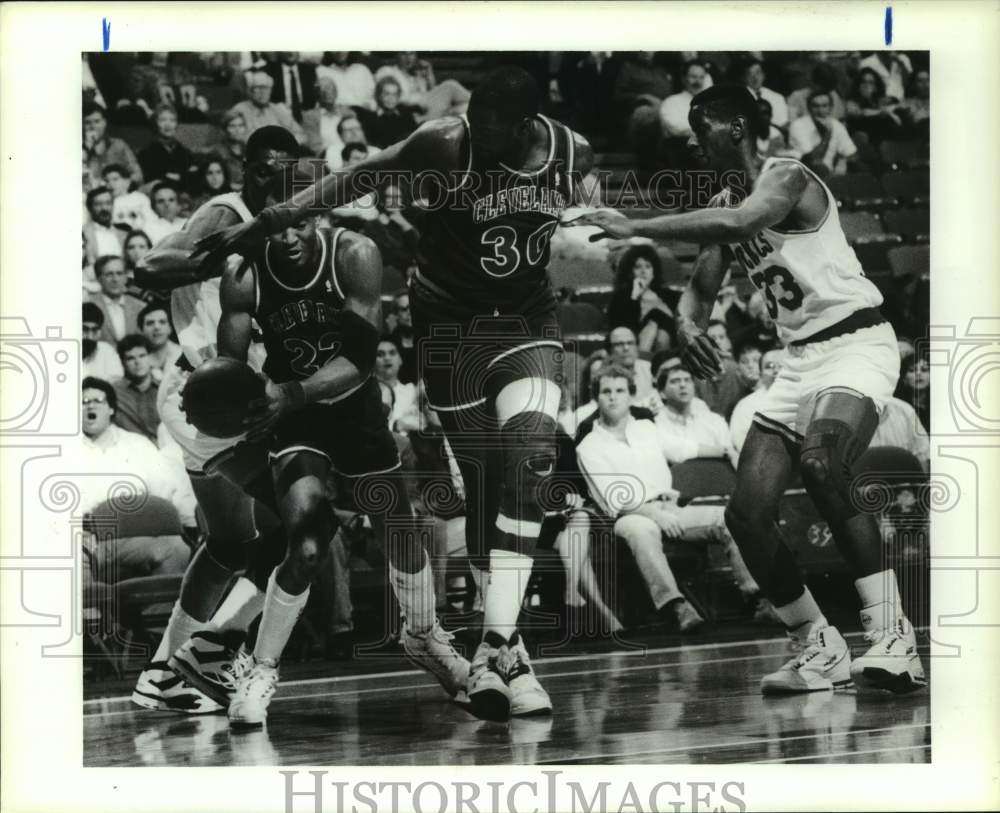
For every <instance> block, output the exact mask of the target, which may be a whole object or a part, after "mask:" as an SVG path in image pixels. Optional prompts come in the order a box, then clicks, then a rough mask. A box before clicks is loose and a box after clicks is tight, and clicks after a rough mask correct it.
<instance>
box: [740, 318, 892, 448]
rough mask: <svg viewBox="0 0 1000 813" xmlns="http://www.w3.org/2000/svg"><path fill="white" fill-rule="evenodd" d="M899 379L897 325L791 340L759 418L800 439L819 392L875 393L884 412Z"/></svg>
mask: <svg viewBox="0 0 1000 813" xmlns="http://www.w3.org/2000/svg"><path fill="white" fill-rule="evenodd" d="M898 380H899V347H898V345H897V344H896V333H895V331H894V330H893V329H892V325H890V324H889V323H888V322H883V323H882V324H880V325H874V326H872V327H866V328H862V329H861V330H856V331H855V332H853V333H845V334H844V335H843V336H835V337H834V338H832V339H827V340H826V341H825V342H812V343H810V344H806V345H803V346H801V347H795V346H794V345H789V346H788V347H787V348H786V354H785V357H784V359H783V360H782V363H781V371H780V372H779V373H778V376H777V378H775V380H774V383H773V384H772V385H771V388H770V389H769V390H768V391H767V395H766V397H765V398H764V400H763V403H762V404H761V406H760V408H759V409H758V410H757V412H756V413H755V414H754V418H753V419H754V422H755V423H758V424H760V425H761V426H765V427H767V428H769V429H775V430H777V431H779V432H781V433H782V434H784V435H785V436H786V437H788V438H790V439H791V440H794V441H795V442H799V441H801V440H802V436H803V435H804V433H805V431H806V427H807V426H808V425H809V422H810V420H811V419H812V415H813V411H814V409H815V407H816V397H817V396H818V395H819V394H820V393H821V392H823V391H824V390H829V389H842V390H844V391H845V392H853V393H860V394H861V395H864V396H867V397H868V398H871V399H872V400H873V401H874V402H875V406H876V407H877V408H878V410H879V411H880V412H881V410H882V406H883V405H884V404H885V402H886V401H888V400H889V399H890V398H891V397H892V394H893V392H894V391H895V389H896V383H897V381H898Z"/></svg>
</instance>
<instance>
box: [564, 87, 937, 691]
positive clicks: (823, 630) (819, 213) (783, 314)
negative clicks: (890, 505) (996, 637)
mask: <svg viewBox="0 0 1000 813" xmlns="http://www.w3.org/2000/svg"><path fill="white" fill-rule="evenodd" d="M756 115H757V114H756V106H755V102H754V99H753V97H752V96H751V95H750V93H749V92H747V90H746V89H745V88H743V87H732V86H729V87H727V86H716V87H714V88H710V89H708V90H705V91H702V92H701V93H699V94H698V95H697V96H695V98H694V99H693V100H692V102H691V109H690V113H689V121H690V123H691V128H692V130H693V132H694V138H695V139H696V140H697V145H698V147H699V148H700V149H701V150H702V151H703V152H704V155H705V157H706V158H707V160H708V161H709V163H710V164H711V166H712V168H713V169H715V170H716V171H717V172H719V173H721V174H722V177H723V178H724V179H725V178H728V179H729V180H730V185H729V187H728V188H727V189H725V190H724V191H723V192H722V193H720V195H719V196H717V199H716V200H715V203H716V204H717V205H716V206H715V207H710V208H707V209H703V210H701V211H695V212H690V213H685V214H680V215H666V216H662V217H658V218H654V219H652V220H648V221H638V220H627V219H625V218H623V217H621V216H620V215H618V214H617V213H613V212H609V211H603V212H597V213H591V214H587V215H585V216H584V217H582V218H580V219H579V220H578V221H576V222H578V223H581V224H589V225H596V226H600V227H601V228H602V229H603V232H604V235H595V237H596V238H598V239H599V238H600V237H601V236H606V235H610V236H612V237H619V238H623V237H631V236H643V237H650V238H653V239H657V240H669V239H676V240H688V241H695V242H698V243H700V244H702V245H703V246H707V248H705V249H704V250H703V251H702V253H701V254H700V255H699V258H698V260H697V263H696V266H695V274H694V277H693V279H692V281H691V284H690V285H689V287H688V289H687V290H686V291H685V293H684V295H683V297H682V299H681V302H680V305H679V316H680V325H679V326H680V332H681V335H682V339H683V344H684V345H685V358H686V361H687V363H688V365H689V366H690V367H691V369H692V370H693V371H694V372H695V373H696V374H698V375H699V376H700V377H705V378H708V377H714V376H716V375H718V374H719V373H720V372H721V363H720V356H719V352H718V348H717V347H716V346H715V343H714V342H713V341H712V340H711V339H710V338H709V337H708V336H707V335H706V333H705V329H706V327H707V324H708V320H709V315H710V313H711V311H712V304H713V303H714V301H715V296H716V293H717V292H718V290H719V287H720V285H721V283H722V280H723V277H724V276H725V274H726V270H727V268H728V266H729V261H730V258H732V257H735V259H736V260H737V261H738V262H739V263H740V265H741V266H742V267H743V269H744V270H745V271H746V273H747V275H748V276H749V277H750V280H751V281H752V282H753V284H754V285H755V286H756V287H757V288H758V290H760V291H761V293H762V294H763V296H764V298H765V300H766V302H767V306H768V310H769V312H770V315H771V317H772V319H774V321H775V322H776V323H777V326H778V331H779V334H780V337H781V340H782V342H783V343H785V344H787V345H788V356H787V358H786V361H785V363H784V364H783V365H782V369H781V372H780V373H779V374H778V377H777V379H776V380H775V382H774V384H773V385H772V386H771V388H770V389H769V390H768V392H767V399H766V401H765V402H764V403H763V405H762V406H761V408H760V409H759V411H758V412H757V413H756V414H755V416H754V423H753V427H752V428H751V430H750V433H749V435H748V436H747V439H746V444H745V445H744V447H743V451H742V453H741V455H740V461H739V469H738V472H737V480H738V482H737V486H736V490H735V493H734V494H733V497H732V499H731V501H730V503H729V506H728V507H727V509H726V524H727V525H728V527H729V530H730V532H731V533H732V534H733V536H734V537H735V539H736V541H737V543H738V544H739V546H740V550H741V552H742V553H743V557H744V559H745V560H746V562H747V564H748V565H749V566H750V570H751V572H752V573H753V575H754V577H755V578H756V579H757V580H758V582H759V583H760V584H761V585H762V586H765V585H766V586H765V587H764V589H765V592H766V594H767V597H768V598H769V599H770V600H771V601H772V602H773V603H774V605H775V611H776V612H777V614H778V616H780V618H781V620H782V621H783V622H784V623H785V625H786V627H788V629H789V631H790V633H791V635H792V637H793V638H794V639H795V640H796V641H797V642H798V643H800V644H801V646H802V649H801V654H799V655H798V657H796V658H794V659H792V660H791V661H789V662H788V663H787V664H785V666H783V667H782V668H781V669H779V670H778V671H777V672H775V673H773V674H770V675H767V676H765V677H764V678H763V681H762V684H761V688H762V690H763V691H764V692H765V693H777V692H808V691H815V690H822V689H831V688H840V687H845V686H849V685H851V684H852V683H853V682H854V681H857V682H858V683H859V684H862V685H865V686H869V687H877V688H885V689H890V690H892V691H897V692H905V691H911V690H913V689H916V688H919V687H920V686H923V685H925V684H926V679H925V677H924V670H923V666H922V664H921V662H920V658H919V656H918V655H917V651H916V638H915V636H914V632H913V628H912V626H911V625H910V623H909V621H908V620H907V619H906V617H905V615H904V612H903V606H902V603H901V600H900V596H899V588H898V585H897V581H896V576H895V573H894V572H893V571H892V570H884V569H883V564H882V561H881V551H882V543H881V537H880V535H879V531H878V527H877V524H876V521H875V518H874V517H873V516H871V515H870V514H867V513H863V512H860V511H859V510H858V508H857V506H856V505H855V502H854V501H853V500H852V496H851V465H852V463H854V461H855V460H856V459H857V457H858V455H859V454H861V453H862V452H863V451H864V450H865V449H866V448H867V446H868V444H869V442H870V441H871V438H872V435H873V433H874V431H875V429H876V427H877V426H878V413H879V410H880V409H881V408H882V406H883V404H885V402H886V401H887V400H888V399H889V398H891V397H892V393H893V389H894V388H895V385H896V379H897V378H898V377H899V351H898V349H897V345H896V336H895V333H894V331H893V329H892V327H891V326H890V325H889V323H888V322H887V321H886V320H885V319H884V318H883V316H882V315H881V313H880V312H879V309H878V306H879V305H880V304H881V303H882V296H881V294H880V293H879V290H878V289H877V288H876V287H875V285H874V284H872V282H871V281H869V280H868V279H867V278H866V277H865V274H864V271H863V270H862V268H861V265H860V263H859V262H858V259H857V257H856V255H855V254H854V251H853V250H852V249H851V248H850V246H849V245H848V243H847V240H846V239H845V237H844V232H843V230H842V229H841V226H840V220H839V217H838V215H837V204H836V201H835V200H834V197H833V195H832V194H831V192H830V190H829V189H828V188H827V187H826V186H825V185H824V183H823V182H822V181H821V180H820V179H819V178H818V177H817V176H816V175H815V173H813V172H812V171H811V170H809V169H807V168H806V167H805V165H803V164H802V163H800V162H799V161H796V160H793V159H789V158H768V159H767V160H766V161H764V162H763V164H760V162H759V160H758V158H757V151H756V143H757V142H756V134H755V132H754V122H755V121H756ZM737 184H740V185H742V187H743V194H742V195H741V194H740V190H739V189H738V188H737ZM741 198H742V199H741ZM592 239H594V238H592ZM793 466H797V467H798V469H799V472H800V473H801V475H802V480H803V482H804V484H805V486H806V488H807V490H808V492H809V494H810V496H811V497H812V499H813V501H814V502H815V503H816V507H817V509H818V510H819V512H820V514H821V515H822V517H823V518H824V519H825V520H826V521H827V523H828V524H829V526H830V530H831V532H832V534H833V538H834V540H835V542H836V544H837V547H838V549H839V550H840V552H841V554H842V555H843V557H844V558H845V559H846V561H847V562H848V564H849V565H850V567H851V569H852V571H853V573H854V576H855V585H856V587H857V590H858V593H859V595H860V597H861V604H862V607H863V609H862V612H861V623H862V626H863V628H864V630H865V637H866V639H867V642H868V643H869V644H870V648H869V649H868V651H867V652H866V653H865V654H864V655H863V656H862V657H860V658H858V659H857V660H855V661H854V663H853V664H851V659H850V653H849V651H848V647H847V644H846V643H845V641H844V639H843V638H842V637H841V635H840V633H839V632H837V630H836V629H835V628H834V627H832V626H830V625H829V623H828V622H827V620H826V619H825V618H824V616H823V613H822V611H821V610H820V608H819V607H818V606H817V604H816V602H815V600H814V599H813V597H812V595H811V594H810V592H809V590H808V589H807V588H806V587H805V586H804V584H803V582H802V579H801V576H800V574H799V571H798V569H797V567H796V565H795V560H794V558H793V556H792V554H791V552H790V551H789V549H788V547H787V546H786V545H785V543H784V542H783V541H782V540H781V538H780V537H779V535H778V529H777V524H776V520H777V511H778V503H779V501H780V499H781V496H782V494H783V493H784V491H785V488H786V487H787V484H788V482H789V479H790V476H791V474H792V468H793Z"/></svg>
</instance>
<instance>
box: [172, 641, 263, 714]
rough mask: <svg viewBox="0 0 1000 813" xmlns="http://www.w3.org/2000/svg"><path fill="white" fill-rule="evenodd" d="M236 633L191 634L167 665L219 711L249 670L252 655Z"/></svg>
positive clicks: (226, 703) (225, 704) (227, 703)
mask: <svg viewBox="0 0 1000 813" xmlns="http://www.w3.org/2000/svg"><path fill="white" fill-rule="evenodd" d="M245 640H246V635H245V634H244V633H242V632H239V631H238V630H228V631H226V632H212V631H209V630H203V631H201V632H196V633H194V634H193V635H192V636H191V637H190V638H189V639H188V640H187V641H186V642H185V643H183V644H182V645H181V647H180V648H179V649H178V650H177V651H176V652H175V653H174V654H173V655H171V656H170V660H168V661H167V664H168V665H169V666H170V668H171V669H173V670H174V671H175V672H176V673H177V674H179V675H181V676H183V678H184V680H186V681H187V682H188V683H189V684H191V685H192V686H194V687H195V688H196V689H199V690H200V691H201V692H202V693H204V694H206V695H208V696H209V697H211V698H212V699H213V700H214V701H215V702H216V703H218V704H219V705H220V706H222V707H223V708H225V707H227V706H228V705H229V701H230V699H231V698H232V696H233V692H235V691H236V683H237V681H239V679H240V678H241V677H242V676H243V674H244V672H246V671H247V670H248V669H249V668H250V667H251V666H252V655H251V654H250V652H248V651H247V649H246V647H245V646H244V644H243V642H244V641H245Z"/></svg>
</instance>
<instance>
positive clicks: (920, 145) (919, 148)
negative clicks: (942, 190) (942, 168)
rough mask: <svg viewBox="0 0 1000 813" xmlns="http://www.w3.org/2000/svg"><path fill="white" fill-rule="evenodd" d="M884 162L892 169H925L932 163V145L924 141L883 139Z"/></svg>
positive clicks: (881, 153)
mask: <svg viewBox="0 0 1000 813" xmlns="http://www.w3.org/2000/svg"><path fill="white" fill-rule="evenodd" d="M879 154H880V155H881V158H882V162H883V163H884V164H885V165H886V166H888V167H889V168H891V169H894V170H899V169H903V168H904V167H905V168H907V169H924V168H926V167H928V166H929V165H930V145H929V144H927V143H925V142H922V141H883V142H882V144H881V145H880V147H879Z"/></svg>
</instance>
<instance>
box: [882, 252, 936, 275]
mask: <svg viewBox="0 0 1000 813" xmlns="http://www.w3.org/2000/svg"><path fill="white" fill-rule="evenodd" d="M889 267H890V268H891V269H892V271H893V273H894V274H896V275H898V276H916V277H920V276H923V275H924V274H929V273H930V270H931V251H930V247H929V246H897V247H896V248H893V249H890V251H889Z"/></svg>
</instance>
